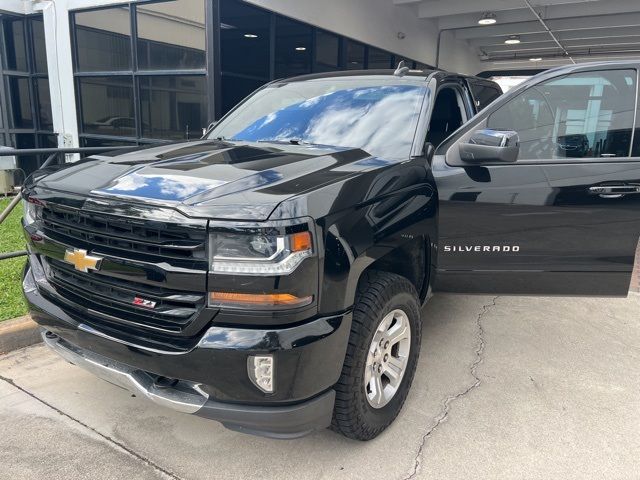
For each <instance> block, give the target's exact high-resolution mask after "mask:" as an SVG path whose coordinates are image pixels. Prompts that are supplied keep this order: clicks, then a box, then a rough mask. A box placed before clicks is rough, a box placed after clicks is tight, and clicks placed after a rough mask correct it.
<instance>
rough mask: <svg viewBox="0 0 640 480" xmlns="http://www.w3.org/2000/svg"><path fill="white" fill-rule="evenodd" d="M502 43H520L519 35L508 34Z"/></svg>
mask: <svg viewBox="0 0 640 480" xmlns="http://www.w3.org/2000/svg"><path fill="white" fill-rule="evenodd" d="M504 43H506V44H507V45H515V44H516V43H520V35H510V36H509V38H507V39H506V40H505V41H504Z"/></svg>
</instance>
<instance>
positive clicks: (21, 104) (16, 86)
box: [7, 77, 33, 128]
mask: <svg viewBox="0 0 640 480" xmlns="http://www.w3.org/2000/svg"><path fill="white" fill-rule="evenodd" d="M7 81H8V84H9V99H10V103H9V104H10V109H11V111H10V112H9V117H10V118H11V126H12V127H13V128H33V115H32V114H31V94H30V92H29V78H27V77H8V79H7Z"/></svg>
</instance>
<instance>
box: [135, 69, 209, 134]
mask: <svg viewBox="0 0 640 480" xmlns="http://www.w3.org/2000/svg"><path fill="white" fill-rule="evenodd" d="M205 84H206V81H205V78H204V77H202V76H162V77H155V76H154V77H140V97H141V113H142V136H144V137H150V138H160V139H176V140H182V139H185V140H187V139H190V138H200V137H201V136H202V128H203V127H206V126H207V120H206V103H205Z"/></svg>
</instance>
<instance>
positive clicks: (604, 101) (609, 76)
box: [487, 70, 636, 160]
mask: <svg viewBox="0 0 640 480" xmlns="http://www.w3.org/2000/svg"><path fill="white" fill-rule="evenodd" d="M635 98H636V72H635V71H634V70H614V71H610V72H585V73H575V74H571V75H566V76H564V77H560V78H555V79H553V80H549V81H547V82H543V83H541V84H539V85H536V86H534V87H530V88H529V89H527V90H526V91H524V92H523V93H521V94H520V95H518V96H516V97H515V98H513V99H512V100H511V101H509V103H507V104H506V105H504V106H503V107H501V108H500V109H498V110H497V111H496V112H494V113H493V114H491V115H490V116H489V118H488V123H487V126H488V128H491V129H494V130H515V131H516V132H518V134H519V136H520V155H519V157H518V158H519V159H521V160H529V159H557V158H585V157H601V156H606V157H626V156H628V155H629V148H630V142H631V130H632V127H633V120H634V110H635V107H634V105H635Z"/></svg>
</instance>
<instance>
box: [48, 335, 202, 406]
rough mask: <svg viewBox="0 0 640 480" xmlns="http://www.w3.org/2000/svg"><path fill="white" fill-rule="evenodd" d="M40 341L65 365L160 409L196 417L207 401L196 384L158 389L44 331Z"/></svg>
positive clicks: (151, 380)
mask: <svg viewBox="0 0 640 480" xmlns="http://www.w3.org/2000/svg"><path fill="white" fill-rule="evenodd" d="M42 338H43V340H44V343H45V344H46V345H47V346H48V347H49V348H51V349H52V350H53V351H55V352H56V353H57V354H58V355H60V356H61V357H62V358H64V359H65V360H67V361H68V362H70V363H72V364H74V365H76V366H78V367H80V368H83V369H85V370H87V371H89V372H91V373H92V374H94V375H95V376H97V377H100V378H102V379H103V380H106V381H107V382H109V383H112V384H114V385H117V386H119V387H122V388H124V389H125V390H128V391H130V392H131V393H134V394H137V395H141V396H144V397H146V398H148V399H149V400H151V401H152V402H154V403H157V404H158V405H162V406H163V407H169V408H172V409H173V410H177V411H179V412H183V413H196V412H197V411H198V410H200V409H201V408H202V406H203V405H204V404H205V403H206V402H207V400H208V399H209V396H208V395H207V394H206V393H204V392H202V391H201V390H200V389H199V388H198V385H197V384H195V383H191V382H187V381H185V380H180V381H178V382H177V383H175V384H174V385H171V386H170V387H164V386H158V385H157V384H156V382H157V379H158V377H157V376H153V375H151V374H150V373H148V372H145V371H143V370H139V369H136V368H134V367H130V366H129V365H125V364H124V363H120V362H117V361H115V360H112V359H110V358H107V357H104V356H102V355H99V354H97V353H93V352H90V351H88V350H83V349H80V348H78V347H76V346H74V345H72V344H70V343H68V342H65V341H64V340H63V339H61V338H60V337H58V336H57V335H52V334H50V333H47V332H46V331H45V330H42Z"/></svg>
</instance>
